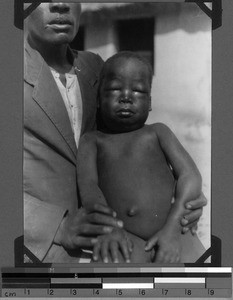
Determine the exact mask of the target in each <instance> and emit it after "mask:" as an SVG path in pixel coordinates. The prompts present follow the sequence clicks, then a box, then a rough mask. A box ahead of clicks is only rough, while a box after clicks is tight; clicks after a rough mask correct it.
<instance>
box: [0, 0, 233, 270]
mask: <svg viewBox="0 0 233 300" xmlns="http://www.w3.org/2000/svg"><path fill="white" fill-rule="evenodd" d="M222 2H223V3H222V5H223V20H222V21H223V24H222V27H220V28H218V29H216V30H215V31H213V91H212V92H213V97H212V103H213V106H212V234H214V235H216V236H218V237H219V238H221V240H222V265H223V266H233V256H232V249H233V239H232V228H233V217H232V213H233V203H232V198H233V197H232V187H233V184H232V181H233V155H232V153H233V117H232V116H233V102H232V101H233V84H232V80H233V42H232V41H233V19H232V15H233V2H232V0H222ZM0 11H1V20H0V23H1V24H0V30H1V34H0V36H1V41H0V51H1V52H0V53H1V56H0V71H1V77H0V91H1V95H0V104H1V106H0V195H1V200H0V266H1V267H3V266H4V267H9V266H14V239H15V238H16V237H18V236H20V235H22V233H23V205H22V124H23V105H22V103H23V82H22V77H23V32H22V31H20V30H18V29H16V28H15V27H14V26H13V22H14V2H13V0H1V2H0Z"/></svg>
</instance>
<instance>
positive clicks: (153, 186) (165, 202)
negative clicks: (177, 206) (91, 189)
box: [101, 176, 174, 240]
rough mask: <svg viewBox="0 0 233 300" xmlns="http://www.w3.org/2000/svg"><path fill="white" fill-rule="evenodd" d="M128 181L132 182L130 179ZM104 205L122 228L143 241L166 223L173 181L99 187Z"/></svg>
mask: <svg viewBox="0 0 233 300" xmlns="http://www.w3.org/2000/svg"><path fill="white" fill-rule="evenodd" d="M131 181H135V180H134V179H133V178H132V179H131ZM101 189H102V191H103V193H104V195H105V198H106V200H107V202H108V205H109V206H110V207H112V208H113V209H114V210H115V211H116V212H117V216H118V218H119V219H121V220H122V221H123V222H124V228H125V229H126V230H127V231H129V232H131V233H133V234H135V235H137V236H139V237H140V238H142V239H145V240H147V239H148V238H150V237H151V236H152V235H153V234H155V233H156V232H157V231H158V230H160V229H161V228H162V227H163V225H164V223H165V222H166V219H167V216H168V213H169V210H170V208H171V200H172V197H173V191H174V180H173V178H172V177H170V176H168V177H167V178H166V180H163V181H162V182H161V180H160V181H159V182H155V181H149V182H148V181H147V182H137V180H136V182H133V184H132V182H131V184H129V182H128V183H127V182H121V180H119V179H118V181H117V182H116V181H115V182H113V181H112V180H108V183H107V184H104V186H103V185H102V187H101Z"/></svg>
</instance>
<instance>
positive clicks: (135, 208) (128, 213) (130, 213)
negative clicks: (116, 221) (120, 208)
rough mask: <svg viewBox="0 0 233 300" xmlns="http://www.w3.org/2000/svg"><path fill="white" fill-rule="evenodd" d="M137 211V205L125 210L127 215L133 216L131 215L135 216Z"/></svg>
mask: <svg viewBox="0 0 233 300" xmlns="http://www.w3.org/2000/svg"><path fill="white" fill-rule="evenodd" d="M137 213H138V207H136V206H133V207H131V208H130V209H129V210H128V211H127V215H128V216H129V217H133V216H135V215H136V214H137Z"/></svg>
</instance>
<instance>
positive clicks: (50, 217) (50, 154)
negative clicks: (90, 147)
mask: <svg viewBox="0 0 233 300" xmlns="http://www.w3.org/2000/svg"><path fill="white" fill-rule="evenodd" d="M24 5H25V8H28V7H29V6H30V5H31V4H24ZM80 14H81V5H80V3H68V2H67V3H66V2H64V3H61V2H58V3H55V2H50V3H41V4H40V5H39V6H38V7H36V8H35V9H34V10H33V11H32V12H31V14H30V15H29V16H28V17H27V18H26V19H25V28H24V30H25V60H24V64H25V70H24V243H25V246H26V247H27V248H28V249H29V250H30V251H31V253H32V254H33V255H34V256H35V257H36V258H37V259H38V260H39V261H41V262H49V263H51V262H80V261H82V259H81V260H80V258H84V257H85V255H86V254H85V253H84V252H83V251H82V249H83V248H85V249H86V248H87V249H92V248H93V245H94V244H95V243H96V241H97V239H96V237H97V236H98V235H103V234H107V233H109V232H111V231H112V230H113V228H116V227H122V226H123V222H122V221H121V220H118V219H117V217H116V214H115V212H114V211H113V210H112V209H111V208H109V207H108V206H106V205H102V204H97V203H94V204H92V205H90V207H85V208H80V207H79V205H78V204H79V201H78V199H79V196H78V194H79V191H78V187H77V178H76V168H77V164H76V155H77V148H78V144H79V138H80V136H81V135H83V134H84V133H85V132H88V131H92V130H93V129H94V128H95V117H96V107H97V90H98V82H99V73H100V70H101V68H102V65H103V61H102V59H101V58H100V57H99V56H98V55H95V54H93V53H90V52H85V51H74V50H71V49H70V47H69V43H70V42H71V41H72V40H73V39H74V37H75V36H76V34H77V32H78V28H79V18H80ZM189 204H191V205H192V211H191V212H190V213H189V214H187V215H186V218H185V219H182V220H181V223H182V225H184V226H189V227H192V225H193V222H194V223H195V222H197V220H198V219H199V217H200V216H201V213H202V207H203V205H205V204H206V200H205V199H204V198H203V197H200V198H198V199H196V200H194V201H191V202H189ZM187 223H188V224H187ZM190 224H191V225H190ZM186 228H187V227H186Z"/></svg>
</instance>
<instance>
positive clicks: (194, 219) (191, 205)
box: [181, 193, 207, 234]
mask: <svg viewBox="0 0 233 300" xmlns="http://www.w3.org/2000/svg"><path fill="white" fill-rule="evenodd" d="M206 204H207V199H206V197H205V196H204V194H203V193H201V195H200V197H199V198H197V199H195V200H192V201H189V202H187V203H186V205H185V208H186V209H187V210H189V213H187V214H186V215H185V216H184V217H183V218H182V219H181V225H182V226H183V229H182V232H183V233H186V232H188V231H189V230H191V233H192V234H195V233H196V231H197V223H198V221H199V219H200V217H201V215H202V211H203V207H204V206H205V205H206Z"/></svg>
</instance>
